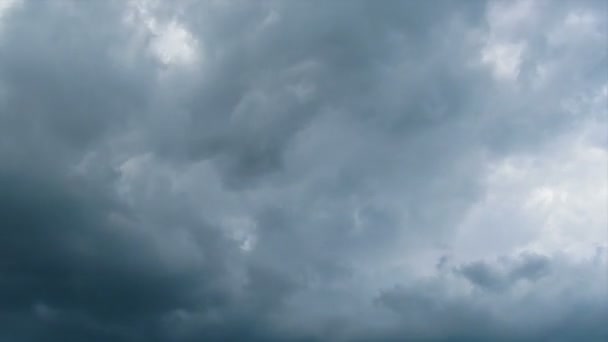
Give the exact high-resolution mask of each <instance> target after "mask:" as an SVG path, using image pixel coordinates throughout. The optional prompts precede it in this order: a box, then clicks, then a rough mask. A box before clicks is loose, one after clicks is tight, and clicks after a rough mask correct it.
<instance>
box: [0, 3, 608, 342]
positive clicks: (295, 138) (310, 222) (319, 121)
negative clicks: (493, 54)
mask: <svg viewBox="0 0 608 342" xmlns="http://www.w3.org/2000/svg"><path fill="white" fill-rule="evenodd" d="M496 4H497V3H495V2H491V3H487V2H485V1H470V2H465V3H455V2H450V3H438V2H422V1H419V2H414V1H387V2H382V3H381V4H379V3H375V2H372V1H348V2H346V1H333V2H329V3H327V2H320V1H312V2H300V1H290V2H278V1H277V2H274V1H268V2H259V3H255V4H254V3H251V2H245V1H203V2H195V1H180V2H176V3H173V2H158V3H155V2H154V1H152V2H148V1H134V2H129V3H127V2H121V1H89V2H78V1H33V0H30V1H17V2H15V3H14V4H13V5H11V6H8V7H7V8H8V9H2V5H1V4H0V11H2V12H0V341H4V340H6V341H42V340H44V341H65V340H66V339H71V340H87V341H109V340H111V341H125V342H127V341H199V340H225V341H239V340H243V341H245V340H246V341H256V340H259V341H274V340H276V341H282V340H287V341H291V340H293V341H316V340H370V339H371V340H376V339H379V340H396V341H401V340H404V339H405V340H418V339H426V340H437V341H448V340H449V341H456V340H463V341H465V340H466V341H472V340H500V339H505V340H517V339H521V340H535V339H541V340H542V339H549V340H559V339H560V338H562V339H563V340H569V339H577V340H589V341H593V340H600V339H601V338H603V337H606V335H608V332H607V331H606V329H605V328H602V326H601V324H600V317H602V315H604V314H605V313H606V307H607V306H606V305H607V303H606V300H605V292H603V291H602V290H598V288H599V287H601V285H602V282H604V281H605V278H603V277H602V276H599V275H598V273H597V270H598V269H599V268H601V267H603V266H605V262H604V261H603V260H604V259H603V258H604V254H602V253H600V252H598V257H597V260H598V261H597V262H596V263H589V262H582V263H576V262H574V261H569V260H568V259H567V258H566V257H564V258H562V259H560V258H557V259H555V258H551V257H548V256H544V255H543V254H539V253H533V252H529V253H523V254H517V255H516V256H515V257H513V256H505V257H504V258H502V259H499V260H498V261H494V259H491V258H487V259H486V258H484V259H474V260H469V261H466V262H459V261H453V260H452V258H451V257H448V256H444V257H443V258H442V259H441V261H440V263H439V264H437V263H436V260H432V262H431V263H430V264H431V266H430V269H431V270H432V272H434V273H433V275H432V276H431V277H430V278H429V277H418V276H415V275H414V274H413V271H412V274H411V275H410V274H409V271H408V269H407V267H412V269H414V268H416V265H414V264H416V262H417V260H418V258H419V257H420V259H421V260H422V259H424V258H428V256H427V255H426V254H425V253H426V252H428V251H431V254H433V255H434V254H438V255H446V254H445V253H446V250H449V249H450V248H451V245H452V244H453V237H454V236H455V235H457V234H458V228H457V227H458V226H459V223H460V222H461V221H463V220H464V219H465V218H466V217H465V216H466V215H465V214H466V213H467V212H468V210H469V209H470V208H471V207H472V206H473V205H474V204H475V203H477V202H479V201H482V202H483V201H484V200H485V199H486V197H484V191H485V189H484V183H483V182H482V179H485V178H484V177H485V173H486V172H487V170H486V164H487V163H488V162H490V161H494V160H497V159H500V158H503V157H505V156H509V155H510V153H514V152H513V151H521V150H525V151H528V150H530V151H535V150H537V149H540V148H541V147H542V146H544V144H547V142H551V141H552V140H551V139H552V138H554V137H557V136H560V135H561V134H565V133H564V132H568V129H571V128H572V127H571V126H572V125H573V124H572V122H573V121H574V120H572V118H571V117H569V116H568V115H571V113H569V112H568V111H566V110H564V109H563V108H562V106H561V102H559V101H557V100H558V99H560V98H562V97H567V96H570V95H571V94H570V93H571V92H572V91H571V89H576V90H577V91H578V90H580V91H581V92H584V91H586V90H587V89H588V88H594V89H595V88H596V87H597V86H598V84H602V82H605V77H604V78H601V77H599V76H594V73H596V72H598V70H599V72H601V71H605V70H606V68H605V61H606V54H605V52H604V53H603V54H602V53H601V51H600V50H602V49H599V48H598V44H597V43H598V42H600V43H601V42H602V41H601V39H602V38H605V36H601V35H600V38H597V36H594V35H593V34H592V33H593V32H595V31H593V32H592V33H588V32H586V31H581V32H583V33H581V35H582V37H583V38H585V39H574V38H571V37H570V38H568V37H567V38H568V39H570V40H569V41H568V44H565V45H564V44H562V45H560V44H561V43H560V41H559V39H558V38H559V37H557V38H552V39H553V40H554V41H552V40H551V39H549V38H547V36H545V35H543V34H542V32H544V31H543V30H550V29H553V27H554V26H559V25H558V23H559V22H560V20H562V19H563V17H564V16H566V14H568V13H570V12H572V11H574V12H573V13H575V14H576V13H578V12H576V10H579V9H581V11H583V10H585V11H586V10H590V11H592V13H596V12H598V11H601V10H602V9H605V8H602V4H599V5H598V4H597V3H595V2H589V3H586V2H585V3H582V4H579V3H570V2H564V3H562V4H560V5H559V6H557V5H556V6H547V5H542V4H541V5H542V6H545V7H542V6H541V5H539V6H541V8H544V9H547V11H545V12H542V11H538V12H535V13H543V16H542V19H543V20H539V24H538V26H533V27H523V28H521V32H520V31H519V29H513V27H512V26H513V25H512V26H510V28H511V31H508V32H506V33H505V32H503V31H502V30H503V28H502V26H500V25H499V24H500V23H498V24H497V23H494V22H493V21H492V20H491V19H488V17H489V14H488V13H490V11H491V10H492V8H494V7H493V6H495V5H496ZM498 4H501V3H500V2H498ZM604 7H605V6H604ZM549 8H550V9H551V10H550V11H549V10H548V9H549ZM515 17H517V16H516V15H515ZM576 18H578V17H575V19H576ZM581 18H583V19H580V18H579V19H576V20H579V21H580V22H583V24H585V20H586V19H584V18H585V17H584V16H583V15H581ZM573 20H574V19H573ZM576 20H574V22H575V24H576V23H578V24H580V23H579V21H576ZM596 20H599V21H598V22H599V24H597V23H595V24H594V22H592V24H593V25H596V24H597V25H599V27H600V29H601V28H605V20H603V19H601V18H600V19H596ZM502 24H504V23H502ZM578 24H577V25H578ZM583 24H580V25H583ZM585 25H586V24H585ZM593 25H592V28H593V29H595V26H593ZM495 26H499V27H498V28H497V27H495ZM583 26H584V25H583ZM583 28H584V27H583ZM512 31H513V32H512ZM530 32H532V34H530ZM576 32H578V31H576ZM576 32H575V33H576ZM572 34H574V33H572ZM495 36H496V37H498V38H496V37H495ZM503 36H504V37H503ZM488 37H491V39H490V38H488ZM499 38H500V39H499ZM575 38H576V36H575ZM492 39H498V40H501V39H504V40H508V39H519V40H524V41H525V42H526V43H527V44H528V45H527V50H526V55H525V57H523V60H522V61H521V63H520V64H521V65H520V67H519V69H520V70H519V75H518V76H517V82H519V83H518V87H520V88H517V87H514V86H512V85H510V84H508V81H504V80H501V79H497V77H496V75H495V74H496V70H495V69H496V68H500V67H501V65H500V63H499V62H496V63H495V64H492V63H489V62H483V61H480V59H481V57H480V56H481V55H482V54H481V53H480V51H481V50H483V49H484V48H487V46H486V45H491V44H490V43H492V42H493V41H492ZM571 41H576V42H577V43H576V44H577V45H576V48H577V49H576V52H571V51H569V50H568V48H570V47H571V46H572V45H571V44H572V43H571ZM500 43H502V41H500ZM551 44H553V45H551ZM600 45H601V44H600ZM499 50H500V49H499ZM180 51H181V52H180ZM184 51H185V52H184ZM598 52H599V53H598ZM179 53H181V55H180V54H179ZM171 56H173V57H171ZM175 56H177V57H175ZM180 56H181V57H180ZM184 56H185V57H184ZM178 57H179V58H178ZM172 58H173V59H172ZM180 58H181V59H180ZM546 61H548V62H547V63H546V64H547V65H549V66H546V65H544V64H543V66H544V67H546V68H549V69H550V68H551V67H552V66H554V65H557V68H558V69H559V68H563V69H564V70H565V71H564V72H554V73H548V76H546V77H548V80H547V83H546V84H542V85H541V86H538V85H536V83H534V82H536V81H535V78H534V77H535V76H534V75H536V74H535V70H536V69H535V68H536V67H537V66H539V65H540V64H541V62H546ZM504 63H508V62H503V64H504ZM537 64H538V65H537ZM566 85H567V86H566ZM575 95H578V94H575ZM590 115H591V114H589V116H590ZM584 118H585V119H587V116H585V117H584ZM581 121H584V120H583V119H581ZM539 127H543V129H541V130H539ZM577 127H578V126H577ZM488 243H498V242H495V241H491V242H488ZM403 263H405V264H408V266H407V267H406V268H405V270H404V269H403V268H402V264H403ZM422 264H423V262H422V261H420V265H422ZM435 264H437V265H438V266H437V267H436V268H435V267H434V266H433V265H435ZM420 267H423V266H420ZM570 278H572V279H570ZM573 279H574V280H573ZM581 279H592V280H594V281H595V282H596V283H595V284H596V285H597V286H596V285H589V284H585V283H584V282H582V280H581ZM576 286H580V288H581V289H583V290H577V289H576ZM528 288H529V289H530V290H529V291H530V292H529V293H528V297H527V298H523V299H522V296H520V295H519V292H518V291H520V290H521V291H528V290H526V289H528ZM545 288H546V289H550V290H551V291H547V292H546V293H545V292H543V291H542V289H545ZM522 289H523V290H522ZM585 291H587V292H588V293H581V292H585ZM524 293H526V292H524ZM572 293H574V294H572ZM523 297H525V296H523ZM510 302H512V304H510ZM544 309H547V310H552V309H553V313H552V314H550V315H547V316H546V317H545V316H542V317H534V314H535V313H537V314H539V316H540V313H541V311H543V310H544ZM522 317H525V319H527V321H524V320H522Z"/></svg>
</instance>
